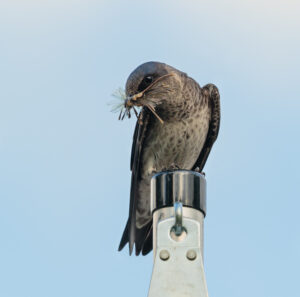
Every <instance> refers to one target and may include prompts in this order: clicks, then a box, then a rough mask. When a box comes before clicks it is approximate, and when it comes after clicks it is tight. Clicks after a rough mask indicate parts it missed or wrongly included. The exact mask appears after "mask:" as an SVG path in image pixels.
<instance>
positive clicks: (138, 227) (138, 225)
mask: <svg viewBox="0 0 300 297" xmlns="http://www.w3.org/2000/svg"><path fill="white" fill-rule="evenodd" d="M125 92H126V98H127V99H126V101H125V107H126V108H127V112H128V111H129V110H130V109H131V108H134V106H141V107H142V109H141V112H140V114H139V116H138V120H137V123H136V127H135V131H134V136H133V144H132V152H131V166H130V168H131V171H132V176H131V190H130V205H129V218H128V221H127V224H126V227H125V230H124V233H123V236H122V239H121V242H120V246H119V251H120V250H121V249H122V248H123V247H124V246H125V245H126V243H127V242H128V243H129V253H130V254H131V253H132V251H133V247H134V246H135V252H136V255H139V254H140V252H142V254H143V255H146V254H147V253H149V252H150V251H151V250H152V214H151V211H150V180H151V177H152V176H153V175H154V174H155V173H158V172H160V171H165V170H174V169H187V170H196V171H199V172H201V171H202V169H203V167H204V165H205V163H206V160H207V157H208V155H209V153H210V150H211V148H212V145H213V143H214V142H215V140H216V138H217V136H218V132H219V126H220V96H219V91H218V89H217V87H216V86H215V85H213V84H207V85H205V86H203V87H202V88H201V87H200V86H199V84H198V83H197V82H196V81H195V80H194V79H192V78H190V77H189V76H188V75H187V74H186V73H184V72H181V71H179V70H177V69H175V68H173V67H171V66H169V65H167V64H164V63H159V62H147V63H144V64H142V65H140V66H139V67H137V68H136V69H135V70H134V71H133V72H132V73H131V74H130V75H129V77H128V79H127V82H126V90H125Z"/></svg>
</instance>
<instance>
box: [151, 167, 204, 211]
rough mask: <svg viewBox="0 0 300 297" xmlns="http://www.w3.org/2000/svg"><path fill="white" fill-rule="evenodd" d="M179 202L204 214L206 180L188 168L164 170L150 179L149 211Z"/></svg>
mask: <svg viewBox="0 0 300 297" xmlns="http://www.w3.org/2000/svg"><path fill="white" fill-rule="evenodd" d="M175 202H181V203H182V205H183V206H187V207H192V208H195V209H198V210H200V211H201V212H203V214H204V216H205V215H206V180H205V177H204V175H203V174H200V173H198V172H195V171H190V170H174V171H164V172H159V173H157V174H155V175H154V176H153V177H152V179H151V211H152V212H153V211H154V210H156V209H158V208H162V207H169V206H173V205H174V203H175Z"/></svg>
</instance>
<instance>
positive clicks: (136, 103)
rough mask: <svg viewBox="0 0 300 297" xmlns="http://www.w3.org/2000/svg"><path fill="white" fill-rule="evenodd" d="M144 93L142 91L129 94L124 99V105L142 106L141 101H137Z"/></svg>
mask: <svg viewBox="0 0 300 297" xmlns="http://www.w3.org/2000/svg"><path fill="white" fill-rule="evenodd" d="M143 95H144V92H140V93H137V94H135V95H133V96H129V97H127V98H126V100H125V107H132V106H142V105H143V104H141V102H139V99H140V98H142V97H143Z"/></svg>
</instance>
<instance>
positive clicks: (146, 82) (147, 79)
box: [138, 75, 153, 92]
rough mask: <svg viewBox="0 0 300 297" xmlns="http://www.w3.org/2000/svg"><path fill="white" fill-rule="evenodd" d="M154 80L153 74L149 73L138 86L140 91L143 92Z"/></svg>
mask: <svg viewBox="0 0 300 297" xmlns="http://www.w3.org/2000/svg"><path fill="white" fill-rule="evenodd" d="M152 82H153V76H152V75H147V76H145V77H144V78H143V80H142V81H141V83H140V84H139V86H138V91H139V92H142V91H144V90H145V89H146V88H147V87H149V86H150V85H151V84H152Z"/></svg>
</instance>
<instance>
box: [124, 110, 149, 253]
mask: <svg viewBox="0 0 300 297" xmlns="http://www.w3.org/2000/svg"><path fill="white" fill-rule="evenodd" d="M141 117H142V123H141V124H140V123H139V121H137V123H136V126H135V130H134V135H133V143H132V150H131V161H130V168H131V171H132V174H131V189H130V204H129V217H128V221H127V224H126V227H125V230H124V232H123V236H122V239H121V242H120V246H119V251H120V250H121V249H122V248H123V247H124V246H125V245H126V243H127V242H129V253H130V254H131V253H132V250H133V246H134V243H136V253H137V254H138V253H139V252H140V250H141V248H142V246H139V247H138V246H137V243H141V244H142V243H143V242H144V238H139V237H140V236H143V237H144V236H145V233H148V232H147V231H148V230H140V229H139V230H137V229H136V206H137V200H138V182H139V180H140V162H141V154H142V150H143V142H144V139H145V136H146V133H147V131H148V125H149V120H150V113H149V110H148V109H147V108H143V109H142V111H141ZM139 118H140V117H139ZM150 227H151V226H150ZM148 228H149V226H148V225H147V229H148Z"/></svg>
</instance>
